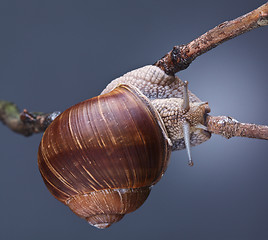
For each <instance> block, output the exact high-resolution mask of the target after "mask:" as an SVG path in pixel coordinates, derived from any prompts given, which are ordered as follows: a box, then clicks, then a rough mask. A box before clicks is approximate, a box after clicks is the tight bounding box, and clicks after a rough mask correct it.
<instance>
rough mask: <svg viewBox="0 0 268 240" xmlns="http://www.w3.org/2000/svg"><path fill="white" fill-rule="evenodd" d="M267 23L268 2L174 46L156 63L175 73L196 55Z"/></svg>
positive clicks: (172, 73) (167, 71) (167, 72)
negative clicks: (197, 36) (187, 41)
mask: <svg viewBox="0 0 268 240" xmlns="http://www.w3.org/2000/svg"><path fill="white" fill-rule="evenodd" d="M266 25H268V2H267V3H265V4H264V5H262V6H260V7H259V8H257V9H255V10H253V11H251V12H249V13H248V14H245V15H244V16H241V17H239V18H236V19H234V20H232V21H226V22H224V23H221V24H220V25H218V26H217V27H215V28H213V29H211V30H210V31H208V32H206V33H205V34H203V35H202V36H200V37H199V38H197V39H195V40H193V41H192V42H190V43H188V44H186V45H180V46H175V47H173V49H172V50H171V51H170V52H169V53H167V54H166V55H165V56H164V57H163V58H161V59H160V60H158V61H157V62H156V63H155V65H156V66H158V67H159V68H161V69H162V70H163V71H165V73H166V74H168V75H174V74H175V73H176V72H179V71H181V70H184V69H186V68H187V67H188V66H189V65H190V64H191V62H192V61H193V60H194V59H195V58H196V57H198V56H200V55H201V54H203V53H205V52H207V51H209V50H211V49H212V48H214V47H216V46H218V45H219V44H221V43H223V42H225V41H227V40H229V39H232V38H234V37H236V36H238V35H240V34H243V33H245V32H248V31H250V30H252V29H254V28H258V27H261V26H266Z"/></svg>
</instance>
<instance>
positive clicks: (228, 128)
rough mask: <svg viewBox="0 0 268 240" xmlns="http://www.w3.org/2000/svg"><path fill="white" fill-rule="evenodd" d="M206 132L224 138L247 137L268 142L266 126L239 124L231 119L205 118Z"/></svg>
mask: <svg viewBox="0 0 268 240" xmlns="http://www.w3.org/2000/svg"><path fill="white" fill-rule="evenodd" d="M206 126H207V130H208V131H209V132H211V133H214V134H219V135H222V136H223V137H226V138H228V139H229V138H231V137H247V138H258V139H266V140H268V126H264V125H256V124H251V123H240V122H238V121H237V120H235V119H234V118H232V117H227V116H217V117H214V116H207V120H206Z"/></svg>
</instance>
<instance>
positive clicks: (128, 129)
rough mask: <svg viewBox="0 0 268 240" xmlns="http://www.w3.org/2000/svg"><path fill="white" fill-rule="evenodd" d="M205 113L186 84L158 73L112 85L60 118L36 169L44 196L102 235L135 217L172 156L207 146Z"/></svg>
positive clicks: (137, 73) (148, 70) (146, 71)
mask: <svg viewBox="0 0 268 240" xmlns="http://www.w3.org/2000/svg"><path fill="white" fill-rule="evenodd" d="M207 112H209V108H208V105H207V103H204V102H201V101H200V100H199V99H198V98H197V97H196V96H195V95H194V94H192V93H190V92H189V91H188V90H187V84H185V83H183V82H182V81H181V80H179V79H178V78H176V77H172V76H168V75H166V74H165V73H164V72H163V71H162V70H161V69H159V68H157V67H155V66H145V67H144V68H140V69H137V70H134V71H132V72H130V73H127V74H125V75H124V76H122V77H121V78H118V79H116V80H114V81H112V82H111V83H110V84H109V85H108V86H107V87H106V89H105V90H104V91H103V92H102V93H101V95H99V96H97V97H94V98H92V99H89V100H86V101H84V102H81V103H78V104H76V105H74V106H72V107H71V108H69V109H67V110H66V111H64V112H63V113H62V114H61V115H59V116H58V117H57V118H56V119H55V120H54V121H53V122H52V123H51V125H50V126H49V127H48V128H47V130H46V131H45V133H44V135H43V138H42V141H41V143H40V146H39V152H38V165H39V169H40V172H41V175H42V177H43V179H44V182H45V184H46V186H47V188H48V189H49V191H50V192H51V193H52V194H53V195H54V197H55V198H57V199H58V200H59V201H61V202H63V203H64V204H66V205H67V206H69V207H70V209H71V210H72V211H73V212H74V213H75V214H77V215H78V216H80V217H82V218H84V219H86V220H87V221H88V222H89V223H90V224H91V225H93V226H95V227H98V228H107V227H109V226H110V225H111V224H113V223H115V222H117V221H119V220H121V219H122V218H123V216H124V215H125V214H127V213H130V212H133V211H135V210H136V209H137V208H139V207H140V206H141V205H142V204H143V203H144V201H145V200H146V199H147V197H148V195H149V193H150V190H151V187H152V186H153V185H154V184H156V183H157V182H158V181H159V180H160V178H161V177H162V176H163V174H164V172H165V170H166V168H167V165H168V162H169V158H170V154H171V151H172V150H180V149H183V148H185V147H186V148H187V150H188V155H189V159H190V161H191V157H190V151H189V147H190V145H192V146H194V145H197V144H200V143H202V142H204V141H206V140H207V139H209V137H210V134H209V133H208V132H206V131H205V129H204V127H203V124H204V121H205V116H206V114H207Z"/></svg>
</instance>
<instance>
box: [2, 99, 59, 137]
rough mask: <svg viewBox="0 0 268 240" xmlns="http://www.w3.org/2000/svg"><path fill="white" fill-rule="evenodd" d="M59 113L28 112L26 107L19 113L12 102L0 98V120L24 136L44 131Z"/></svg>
mask: <svg viewBox="0 0 268 240" xmlns="http://www.w3.org/2000/svg"><path fill="white" fill-rule="evenodd" d="M59 114H60V112H52V113H41V112H28V111H27V110H26V109H24V110H23V111H22V112H21V113H20V111H19V109H18V107H17V106H16V105H15V104H14V103H11V102H8V101H3V100H0V121H2V122H3V123H4V124H5V125H7V127H9V128H10V129H11V130H12V131H14V132H16V133H19V134H22V135H24V136H31V135H32V134H33V133H39V132H44V131H45V130H46V128H47V127H48V125H49V124H50V123H51V122H52V121H53V120H54V119H55V118H56V117H57V116H58V115H59Z"/></svg>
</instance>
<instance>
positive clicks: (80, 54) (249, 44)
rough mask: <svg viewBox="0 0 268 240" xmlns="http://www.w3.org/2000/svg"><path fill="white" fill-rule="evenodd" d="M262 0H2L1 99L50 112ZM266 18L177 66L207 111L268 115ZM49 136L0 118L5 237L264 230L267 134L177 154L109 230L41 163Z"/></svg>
mask: <svg viewBox="0 0 268 240" xmlns="http://www.w3.org/2000/svg"><path fill="white" fill-rule="evenodd" d="M264 3H265V1H260V0H255V1H244V0H237V1H233V0H225V1H217V3H215V1H212V0H203V1H180V0H176V1H175V0H166V1H159V0H155V1H149V0H148V1H145V0H143V1H141V0H135V1H126V0H125V1H122V0H118V1H108V0H107V1H85V0H77V1H69V0H65V1H63V0H56V1H55V0H54V1H51V0H46V1H40V0H39V1H38V0H25V1H19V0H18V1H13V0H1V1H0V29H1V37H0V83H1V84H0V99H5V100H10V101H13V102H15V103H17V104H18V105H19V107H20V108H21V109H23V108H27V109H28V110H29V111H43V112H50V111H54V110H59V111H63V110H64V109H66V108H68V107H69V106H71V105H73V104H75V103H77V102H80V101H82V100H85V99H87V98H91V97H93V96H96V95H98V94H99V93H100V92H101V91H102V89H103V88H104V87H105V86H106V85H107V84H108V83H109V82H110V81H111V80H112V79H114V78H116V77H118V76H121V75H122V74H124V73H126V72H128V71H130V70H133V69H135V68H138V67H141V66H144V65H146V64H152V63H154V62H155V61H156V60H158V59H159V58H161V57H162V56H163V55H164V54H165V53H167V52H168V51H169V50H171V49H172V47H173V46H174V45H178V44H183V43H188V42H189V41H191V40H193V39H194V38H196V37H198V36H199V35H201V34H203V33H204V32H206V31H207V30H209V29H211V28H213V27H214V26H216V25H218V24H220V23H222V22H224V21H226V20H231V19H234V18H236V17H238V16H240V15H243V14H245V13H247V12H249V11H251V10H253V9H255V8H257V7H258V6H260V5H262V4H264ZM267 39H268V27H267V28H259V29H256V30H253V31H252V32H249V33H246V34H244V35H242V36H239V37H237V38H235V39H233V40H230V41H228V42H226V43H224V44H223V45H221V46H219V47H217V48H216V49H214V50H212V51H210V52H208V53H206V54H205V55H202V56H201V57H199V58H198V59H196V60H195V61H194V62H193V63H192V64H191V66H190V67H189V68H188V69H187V70H185V71H183V72H181V73H179V74H178V76H179V77H180V78H182V79H183V80H188V81H189V88H190V90H191V91H193V92H194V93H195V94H196V95H197V96H198V97H199V98H201V99H202V100H203V101H208V102H209V104H210V107H211V109H212V112H211V114H212V115H230V116H233V117H235V118H236V119H238V120H240V121H242V122H254V123H258V124H266V125H267V124H268V113H267V100H268V95H267V86H268V81H267V80H268V79H267V67H268V66H267ZM41 137H42V135H41V134H38V135H35V136H32V137H29V138H25V137H23V136H20V135H17V134H15V133H13V132H11V131H10V130H9V129H7V128H6V127H5V126H4V125H2V124H0V162H1V165H0V166H1V167H0V188H1V193H0V205H1V207H0V209H1V210H0V211H1V213H0V214H1V218H0V239H3V240H15V239H16V240H17V239H27V240H30V239H38V240H45V239H49V240H54V239H65V240H69V239H72V240H73V239H99V240H100V239H110V240H111V239H128V240H132V239H133V240H134V239H135V240H136V239H163V238H169V239H184V240H187V239H206V240H207V239H217V240H221V239H228V240H232V239H236V240H237V239H243V240H246V239H259V240H262V239H268V228H267V225H268V205H267V204H268V189H267V184H268V174H267V171H268V161H267V160H268V159H267V155H268V148H267V146H268V145H267V141H264V140H254V139H242V138H234V139H230V140H226V139H224V138H223V137H220V136H212V138H211V139H210V140H209V141H207V142H205V143H204V144H202V145H200V146H197V147H194V148H193V149H192V155H193V159H194V162H195V166H194V167H192V168H191V167H189V166H188V165H187V154H186V151H178V152H174V153H173V154H172V157H171V161H170V165H169V168H168V170H167V172H166V174H165V175H164V177H163V178H162V180H161V181H160V182H159V183H158V184H157V185H155V186H154V187H153V189H152V192H151V194H150V196H149V198H148V199H147V201H146V202H145V203H144V205H143V206H142V207H141V208H140V209H138V210H137V211H136V212H134V213H131V214H128V215H127V216H125V218H124V219H123V220H122V221H120V222H119V223H117V224H114V225H113V226H112V227H111V228H109V229H107V230H98V229H95V228H93V227H91V226H89V225H88V224H87V222H86V221H84V220H82V219H80V218H78V217H77V216H75V215H74V214H73V213H72V212H71V211H70V210H69V209H68V208H67V207H65V206H64V205H63V204H61V203H60V202H58V201H57V200H56V199H54V197H53V196H52V195H51V194H50V193H49V192H48V190H47V189H46V187H45V185H44V183H43V181H42V179H41V176H40V174H39V171H38V167H37V149H38V145H39V142H40V139H41Z"/></svg>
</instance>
